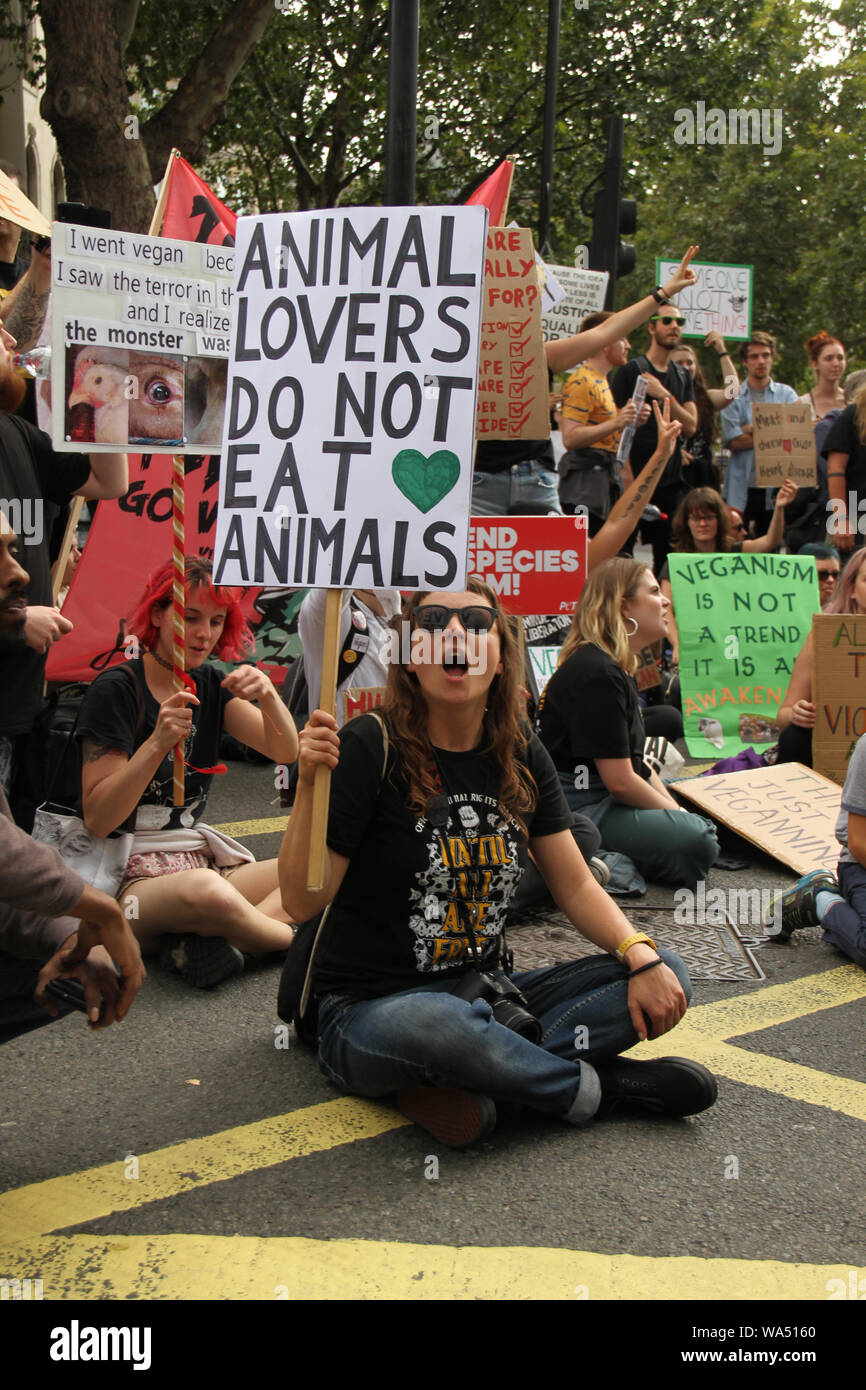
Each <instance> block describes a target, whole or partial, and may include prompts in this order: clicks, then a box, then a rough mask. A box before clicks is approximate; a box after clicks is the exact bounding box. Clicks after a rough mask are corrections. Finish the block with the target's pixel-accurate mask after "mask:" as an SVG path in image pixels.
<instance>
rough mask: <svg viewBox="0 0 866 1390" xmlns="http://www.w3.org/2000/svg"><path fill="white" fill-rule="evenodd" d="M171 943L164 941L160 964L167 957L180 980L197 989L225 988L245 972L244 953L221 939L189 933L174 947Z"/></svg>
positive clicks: (175, 943) (179, 937)
mask: <svg viewBox="0 0 866 1390" xmlns="http://www.w3.org/2000/svg"><path fill="white" fill-rule="evenodd" d="M169 940H170V938H169V939H168V940H167V939H166V937H162V939H161V941H160V953H159V958H160V964H161V965H162V964H163V962H164V960H165V958H166V957H168V958H170V960H171V962H172V964H173V966H174V968H175V969H176V970H179V971H180V974H181V977H182V978H183V979H184V980H186V982H187V984H188V985H193V986H194V987H195V988H196V989H210V988H211V987H212V986H213V985H219V984H222V982H223V980H231V979H233V978H234V976H235V975H240V973H241V971H242V970H243V968H244V958H243V955H242V954H241V952H240V951H239V950H238V949H237V947H236V946H232V945H230V944H229V942H228V941H226V940H225V938H224V937H222V936H198V935H197V934H196V933H195V932H188V933H187V934H186V935H185V936H176V937H175V938H174V945H173V946H172V947H169Z"/></svg>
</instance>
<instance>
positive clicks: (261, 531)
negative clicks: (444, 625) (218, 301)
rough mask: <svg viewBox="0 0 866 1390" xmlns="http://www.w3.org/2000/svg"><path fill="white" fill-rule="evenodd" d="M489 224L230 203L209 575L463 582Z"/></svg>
mask: <svg viewBox="0 0 866 1390" xmlns="http://www.w3.org/2000/svg"><path fill="white" fill-rule="evenodd" d="M486 223H487V215H486V211H485V209H484V208H478V207H463V208H456V207H449V208H347V209H337V210H336V211H335V210H328V211H322V212H303V213H288V214H283V213H271V214H268V215H267V216H262V217H242V218H240V219H239V221H238V225H237V247H236V255H237V273H236V279H235V295H236V300H235V303H236V315H235V324H234V331H233V337H232V353H231V361H230V366H229V387H228V407H227V410H226V430H225V438H224V442H223V451H222V475H221V481H220V508H219V517H218V523H217V538H216V548H215V557H216V559H215V565H214V572H215V577H216V580H217V582H218V583H221V584H256V585H262V584H266V585H270V584H275V585H295V584H298V585H300V584H303V585H318V586H322V587H325V588H353V587H356V586H357V587H362V588H364V587H374V588H380V587H383V586H388V585H394V586H395V587H396V588H400V589H413V588H417V587H421V586H423V587H425V588H431V589H445V588H453V587H458V588H459V587H461V586H462V585H463V584H464V583H465V574H466V551H467V541H468V530H469V499H470V493H471V485H472V461H473V457H474V448H475V409H476V394H477V386H478V351H479V326H480V316H481V283H482V278H483V274H484V254H485V239H486V230H487V227H486Z"/></svg>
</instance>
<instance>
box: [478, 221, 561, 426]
mask: <svg viewBox="0 0 866 1390" xmlns="http://www.w3.org/2000/svg"><path fill="white" fill-rule="evenodd" d="M547 396H548V383H547V358H546V357H545V354H544V340H543V338H542V334H541V291H540V289H539V286H538V273H537V271H536V268H535V251H534V249H533V245H532V233H531V232H530V231H529V229H528V228H527V227H493V228H491V230H490V231H489V232H488V234H487V255H486V258H485V261H484V300H483V313H482V323H481V362H480V375H479V379H478V417H477V421H476V434H477V437H478V438H479V439H505V440H508V439H546V438H547V436H548V435H549V434H550V412H549V410H548V401H547Z"/></svg>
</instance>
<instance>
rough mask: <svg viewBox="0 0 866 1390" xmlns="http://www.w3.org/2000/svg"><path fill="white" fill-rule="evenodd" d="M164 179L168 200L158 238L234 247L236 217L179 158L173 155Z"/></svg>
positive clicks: (183, 160)
mask: <svg viewBox="0 0 866 1390" xmlns="http://www.w3.org/2000/svg"><path fill="white" fill-rule="evenodd" d="M167 177H168V181H169V186H168V198H167V200H166V204H165V217H164V219H163V223H162V226H161V228H160V231H159V235H160V236H167V237H174V238H175V240H176V241H207V242H209V243H210V245H211V246H234V244H235V225H236V223H237V220H238V219H237V215H236V214H235V213H233V212H232V211H231V209H230V208H227V207H226V205H225V203H221V202H220V200H219V198H218V197H217V195H216V194H215V193H214V191H213V189H212V188H208V186H207V184H206V183H205V181H204V179H202V178H199V176H198V174H197V173H196V172H195V169H193V168H192V166H191V165H190V164H187V162H186V160H185V159H184V158H183V156H182V155H179V154H176V155H175V157H174V159H173V160H172V162H171V165H170V167H169V172H168V175H167Z"/></svg>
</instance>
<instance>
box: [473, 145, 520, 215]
mask: <svg viewBox="0 0 866 1390" xmlns="http://www.w3.org/2000/svg"><path fill="white" fill-rule="evenodd" d="M513 174H514V160H513V159H511V158H510V157H509V158H508V159H503V161H502V163H501V164H500V165H498V167H497V168H496V169H494V170H493V173H492V174H491V175H490V176H489V177H488V178H486V179H485V180H484V182H483V183H482V184H479V186H478V187H477V188H476V190H475V192H474V193H473V194H471V196H470V197H468V198H467V199H466V205H467V207H468V206H469V204H470V203H472V204H473V205H477V206H479V207H484V208H487V211H488V212H489V213H490V225H491V227H502V226H504V224H505V218H506V216H507V213H508V195H509V193H510V192H511V179H512V176H513Z"/></svg>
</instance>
